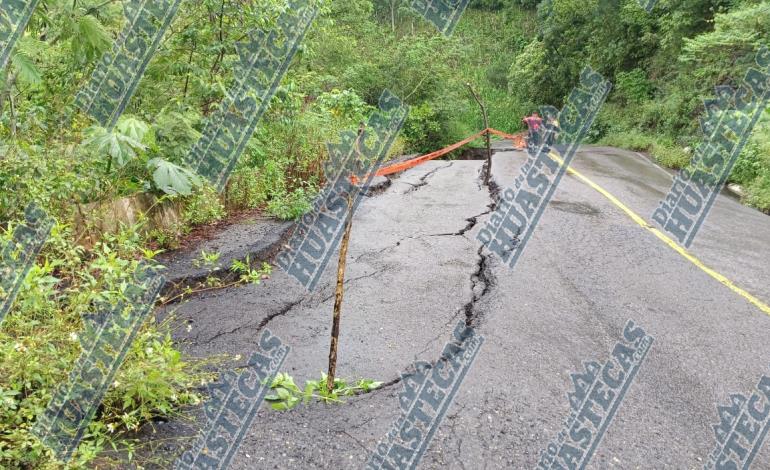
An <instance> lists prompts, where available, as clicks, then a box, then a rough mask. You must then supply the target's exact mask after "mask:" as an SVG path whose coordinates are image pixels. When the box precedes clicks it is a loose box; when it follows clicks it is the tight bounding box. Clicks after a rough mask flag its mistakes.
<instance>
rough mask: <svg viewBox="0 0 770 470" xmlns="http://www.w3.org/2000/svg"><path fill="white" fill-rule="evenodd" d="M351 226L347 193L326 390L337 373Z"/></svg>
mask: <svg viewBox="0 0 770 470" xmlns="http://www.w3.org/2000/svg"><path fill="white" fill-rule="evenodd" d="M352 228H353V193H352V192H351V193H350V194H348V215H347V217H346V219H345V234H344V235H343V236H342V243H341V245H340V260H339V264H338V265H337V290H336V292H335V294H334V317H333V320H332V338H331V344H330V346H329V373H328V374H327V376H326V390H327V391H328V392H329V393H331V392H332V390H334V376H335V374H336V373H337V346H338V344H339V338H340V316H341V314H342V297H343V294H344V293H345V263H346V261H347V256H348V244H349V243H350V231H351V229H352Z"/></svg>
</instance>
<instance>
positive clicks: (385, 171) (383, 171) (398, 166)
mask: <svg viewBox="0 0 770 470" xmlns="http://www.w3.org/2000/svg"><path fill="white" fill-rule="evenodd" d="M487 133H490V134H494V135H497V136H500V137H502V138H504V139H508V140H510V141H512V142H513V144H514V145H515V146H516V148H520V149H522V148H526V146H527V144H526V142H525V141H524V134H523V133H520V134H506V133H505V132H503V131H498V130H497V129H492V128H487V129H484V130H483V131H479V132H477V133H475V134H473V135H472V136H470V137H468V138H466V139H463V140H461V141H460V142H457V143H454V144H452V145H450V146H449V147H444V148H443V149H441V150H436V151H435V152H431V153H428V154H425V155H421V156H419V157H416V158H412V159H411V160H407V161H405V162H399V163H394V164H393V165H388V166H386V167H383V168H380V169H379V170H378V171H377V173H375V176H385V175H391V174H393V173H399V172H401V171H404V170H408V169H409V168H414V167H416V166H417V165H420V164H422V163H425V162H427V161H430V160H434V159H436V158H438V157H442V156H444V155H446V154H448V153H449V152H451V151H453V150H457V149H459V148H460V147H462V146H463V145H466V144H469V143H470V142H472V141H474V140H476V139H478V138H479V137H481V136H483V135H485V134H487ZM366 177H367V178H368V177H369V175H366ZM350 181H351V182H352V183H353V184H358V178H356V177H355V176H351V177H350Z"/></svg>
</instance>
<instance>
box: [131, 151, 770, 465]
mask: <svg viewBox="0 0 770 470" xmlns="http://www.w3.org/2000/svg"><path fill="white" fill-rule="evenodd" d="M501 148H502V147H501ZM524 158H525V155H524V154H523V153H522V152H518V151H498V152H496V153H495V156H494V163H493V172H492V176H493V179H494V180H495V182H496V183H497V184H498V185H499V186H500V187H502V188H504V187H506V186H509V185H511V184H512V183H513V180H514V179H515V177H516V175H517V172H518V168H519V166H520V165H521V164H522V163H523V162H524ZM573 167H575V168H576V169H577V170H578V171H580V172H581V173H583V174H584V175H586V176H588V177H589V178H591V179H592V180H593V181H595V182H596V183H598V184H600V185H601V186H603V187H604V188H605V189H607V190H608V191H610V192H611V193H612V194H614V195H615V196H616V197H617V198H618V199H620V200H621V201H622V202H624V203H625V204H626V205H628V206H629V207H631V208H632V209H633V210H635V211H636V212H637V213H639V214H640V215H641V216H643V217H644V218H645V219H647V220H649V218H650V217H649V216H650V215H651V214H652V212H653V210H654V208H655V207H656V205H657V203H658V201H659V200H660V199H661V198H662V197H663V196H664V193H665V192H666V191H667V190H668V188H669V187H670V181H671V176H670V175H669V174H668V173H666V172H665V171H664V170H662V169H660V168H658V167H656V166H655V165H653V164H651V163H650V162H649V161H647V160H646V159H644V158H643V157H641V156H639V155H637V154H635V153H633V152H625V151H620V150H617V149H610V148H602V147H588V148H583V149H582V150H581V151H580V152H579V154H578V155H577V157H576V158H575V161H574V163H573ZM481 170H482V162H480V161H454V162H448V161H433V162H429V163H426V164H424V165H421V166H419V167H417V168H414V169H412V170H409V171H407V172H405V173H403V174H402V175H401V176H400V177H398V178H396V179H394V180H393V182H392V185H391V186H390V187H389V188H388V189H387V190H385V191H384V192H383V193H382V194H378V195H376V196H373V197H371V198H368V199H366V200H365V201H364V202H363V204H362V205H361V207H360V209H359V211H358V212H357V213H356V216H355V221H354V225H353V234H352V239H351V244H350V249H349V253H348V270H347V275H346V293H345V301H344V307H343V313H342V324H341V339H340V350H339V363H338V366H337V370H338V375H339V376H343V377H350V378H358V377H367V378H374V379H377V380H382V381H385V382H391V384H390V385H388V386H386V387H384V388H383V389H381V390H378V391H376V392H373V393H370V394H367V395H362V396H358V397H355V398H352V399H350V400H348V401H347V402H346V403H344V404H342V405H335V406H326V405H323V404H318V403H316V404H311V405H309V406H299V407H298V408H296V409H295V410H292V411H289V412H284V413H279V412H274V411H271V410H269V409H267V407H266V406H264V405H263V406H262V409H261V410H260V412H259V413H258V415H257V417H256V419H255V421H254V424H253V426H252V428H251V429H250V431H249V433H248V435H247V437H246V439H245V441H244V442H243V444H242V445H241V448H240V450H239V452H238V454H237V456H236V457H235V459H234V460H233V463H232V465H231V468H234V469H251V468H302V469H306V468H363V465H364V463H365V461H366V459H367V456H368V452H369V451H370V450H372V449H374V447H375V445H376V443H377V442H378V441H379V440H380V439H381V438H382V437H383V436H384V435H385V434H386V433H387V432H388V430H389V429H390V427H391V426H392V424H393V422H394V421H395V420H396V418H397V417H398V415H399V412H400V410H399V405H398V400H397V394H398V392H399V391H400V384H399V383H397V382H396V379H397V378H398V377H399V374H400V373H401V372H402V371H404V370H405V369H406V368H407V367H408V366H409V365H410V364H411V363H412V362H413V361H415V360H417V359H421V360H426V361H432V360H435V359H437V358H438V356H439V354H440V351H441V349H442V348H443V346H444V343H445V342H446V341H448V340H449V338H450V336H451V331H452V328H453V326H454V324H455V323H456V322H457V321H458V319H461V318H465V319H467V321H468V322H470V323H471V324H472V325H473V326H474V327H476V330H477V332H478V333H479V334H481V335H483V336H484V337H485V339H486V340H485V343H484V346H483V348H482V349H481V351H480V353H479V356H478V358H477V359H476V362H475V363H474V366H473V368H472V369H471V370H470V372H469V373H468V375H467V377H466V379H465V381H464V383H463V384H462V386H461V388H460V390H459V392H458V393H457V396H456V398H455V400H454V403H453V404H452V406H451V407H450V408H449V412H448V414H447V416H446V418H445V420H444V422H443V423H442V425H441V427H440V428H439V429H438V432H437V433H436V435H435V437H434V439H433V441H432V443H431V444H430V445H429V447H428V451H427V453H426V454H425V456H424V457H423V459H422V462H421V465H420V467H421V468H430V469H434V468H435V469H438V468H451V469H455V468H456V469H475V468H533V467H535V466H536V464H537V461H538V456H539V453H540V451H541V450H543V449H544V448H545V446H546V445H547V444H548V443H549V442H550V441H551V440H552V439H553V438H554V437H555V436H556V434H557V433H558V432H559V431H560V430H561V428H562V427H563V422H564V420H565V418H566V417H567V416H568V415H569V412H570V407H569V402H568V400H567V393H568V392H570V391H571V390H572V382H571V380H570V374H571V373H573V372H578V371H582V363H583V362H584V361H588V360H597V361H604V360H606V359H607V358H608V357H609V355H610V351H611V349H612V347H613V345H614V344H615V342H617V341H618V340H619V339H620V336H621V331H622V328H623V325H624V324H625V323H626V321H627V320H628V319H633V320H634V321H635V322H637V323H638V324H639V325H641V326H642V327H643V328H644V329H645V330H646V332H647V333H648V334H650V335H652V336H654V337H655V343H654V345H653V347H652V350H651V351H650V353H649V354H648V356H647V359H646V361H645V362H644V363H643V365H642V367H641V370H640V372H639V374H638V375H637V377H636V379H635V382H634V383H633V385H632V386H631V388H630V390H629V392H628V394H627V395H626V397H625V399H624V401H623V403H622V404H621V405H620V408H619V410H618V412H617V415H616V416H615V419H614V421H613V422H612V424H611V425H610V427H609V429H608V431H607V433H606V435H605V437H604V439H603V441H602V443H601V444H600V445H599V447H598V450H597V452H596V454H595V455H594V458H593V460H592V462H591V463H590V465H589V466H588V468H595V469H604V468H629V469H636V468H645V469H646V468H677V469H680V468H702V466H703V464H704V463H705V459H706V458H707V456H708V454H709V453H710V452H711V451H712V449H713V448H714V445H715V443H716V441H715V438H714V432H713V431H712V425H713V424H715V423H716V422H717V421H718V416H717V404H720V405H722V404H727V403H728V400H729V395H730V394H731V393H743V394H748V393H750V392H751V391H752V390H753V389H754V386H755V384H756V383H757V381H758V380H759V377H760V376H761V375H762V374H766V373H768V363H770V342H768V341H767V340H766V339H767V332H768V330H769V328H770V318H768V316H766V315H765V314H764V313H762V312H761V311H760V310H758V309H757V308H756V307H754V306H753V305H751V304H749V303H748V302H747V301H746V300H745V299H743V298H741V297H739V296H738V295H736V294H735V293H733V292H732V291H730V290H729V289H727V288H726V287H724V286H722V285H721V284H720V283H719V282H717V281H716V280H714V279H713V278H711V277H709V276H708V275H706V274H705V273H704V272H703V271H701V270H700V269H698V268H697V267H696V266H694V265H693V264H691V263H690V262H689V261H687V260H685V259H684V258H682V257H681V256H680V255H679V254H677V253H676V252H674V251H673V250H671V249H670V248H669V247H667V246H665V245H664V244H662V243H661V242H660V241H659V240H658V239H656V238H655V237H654V236H653V235H651V234H650V233H649V232H646V231H645V230H643V229H641V228H640V227H639V226H638V225H636V224H635V223H634V222H632V221H631V220H630V219H628V218H627V216H626V215H624V214H623V213H622V212H621V211H620V210H619V209H618V208H616V207H615V206H613V205H612V204H611V203H610V202H609V201H608V200H606V199H605V198H604V197H603V196H601V195H600V194H599V193H597V192H596V191H594V190H593V189H591V188H589V187H587V186H585V185H584V184H583V183H581V182H580V181H578V180H576V179H575V178H574V177H572V176H567V177H565V178H564V180H563V181H562V183H561V185H560V187H559V189H558V190H557V192H556V195H555V198H554V200H553V201H552V202H551V204H550V206H549V207H548V209H547V210H546V212H545V214H544V216H543V218H542V219H541V220H540V222H539V225H538V228H537V230H536V231H535V234H534V236H533V238H532V239H531V240H530V242H529V245H528V247H527V248H526V251H525V253H524V255H523V257H522V259H521V261H520V262H519V263H518V265H517V267H516V270H515V271H510V270H509V269H508V268H507V267H505V266H502V265H501V264H500V263H499V262H498V260H497V259H496V258H495V257H493V256H487V252H486V251H485V250H480V248H479V245H478V244H477V242H476V241H475V234H476V231H477V230H478V229H479V228H480V227H481V226H482V223H483V222H484V221H485V220H487V218H488V217H490V207H491V203H492V202H493V199H492V197H491V194H490V191H489V190H488V188H487V187H485V186H483V185H482V184H481V180H480V172H481ZM768 242H770V218H768V217H767V216H765V215H763V214H760V213H758V212H756V211H754V210H752V209H748V208H746V207H743V206H741V205H740V204H738V203H737V202H736V201H734V200H732V199H731V198H729V197H727V196H721V197H720V198H719V200H718V202H717V204H716V206H715V208H714V210H713V211H712V214H711V215H710V217H709V218H708V220H707V222H706V223H705V224H704V227H703V228H702V229H701V231H700V233H699V235H698V237H697V238H696V241H695V243H694V245H693V247H692V249H691V252H692V253H693V254H695V255H696V256H697V257H698V258H700V259H701V261H703V262H704V263H705V264H706V265H707V266H709V267H711V268H713V269H715V270H716V271H718V272H720V273H721V274H723V275H725V276H727V277H728V278H730V279H731V280H732V281H733V282H735V283H736V284H737V285H739V286H740V287H742V288H744V289H746V290H748V291H749V292H751V293H752V294H753V295H755V296H757V297H758V298H760V299H762V300H763V301H765V302H768V301H770V284H769V283H768V282H767V280H768V279H769V278H770V276H769V274H770V249H768V246H770V244H769V243H768ZM335 271H336V270H335V269H327V271H326V273H325V274H324V278H323V281H322V282H321V283H319V287H318V289H317V290H316V292H315V293H313V294H306V293H305V292H304V290H303V289H302V288H301V287H300V286H299V285H298V284H297V283H296V282H294V281H293V280H292V279H290V278H289V277H288V276H286V275H285V274H284V273H283V272H281V271H280V270H278V269H276V270H275V272H274V275H273V276H272V278H271V279H269V280H267V281H264V282H263V283H262V284H261V285H258V286H248V287H242V288H234V289H228V290H223V291H218V292H215V293H210V294H206V295H202V296H200V297H197V298H193V299H191V300H189V301H187V302H185V303H183V304H179V305H175V306H172V307H170V309H171V310H174V311H175V315H176V318H177V321H179V322H180V328H179V329H178V332H177V334H176V338H175V339H176V340H178V341H180V343H181V345H182V348H183V350H185V351H186V352H188V353H189V354H192V355H194V356H197V357H205V356H209V355H212V354H218V353H229V354H241V355H242V356H243V357H247V356H248V355H249V354H250V353H251V352H252V351H253V350H255V348H256V346H255V345H256V341H257V338H258V334H259V332H260V330H261V329H263V328H265V327H267V328H269V329H270V331H271V332H272V333H273V334H275V335H277V336H279V337H280V338H281V339H282V340H283V342H284V343H285V344H288V345H290V346H291V347H292V351H291V353H290V355H289V356H288V358H287V360H286V362H285V363H284V367H283V370H284V371H286V372H289V373H290V374H291V375H292V376H294V378H295V380H296V381H297V382H298V383H300V384H301V383H303V382H304V381H305V380H306V379H310V378H317V377H318V376H319V372H320V371H322V370H325V368H326V359H327V354H328V347H329V337H328V335H329V330H330V327H331V312H332V305H333V302H334V299H333V295H334V275H335ZM184 325H189V331H187V329H186V328H184V327H182V326H184ZM146 432H147V436H149V437H151V439H152V441H153V442H154V443H155V445H156V453H160V454H163V455H165V456H167V457H173V456H175V455H178V453H179V452H181V449H182V447H183V446H184V445H185V442H186V441H184V440H181V439H177V440H175V438H181V437H182V436H184V435H185V434H188V435H189V433H190V432H191V431H190V429H189V428H188V427H187V426H186V425H185V424H184V423H181V422H175V421H172V422H169V423H159V424H156V425H155V431H154V433H153V432H152V431H146ZM768 447H770V444H766V445H765V446H763V448H762V450H761V451H760V453H759V454H758V455H757V457H756V459H755V461H754V468H768V467H770V449H768Z"/></svg>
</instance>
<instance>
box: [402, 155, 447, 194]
mask: <svg viewBox="0 0 770 470" xmlns="http://www.w3.org/2000/svg"><path fill="white" fill-rule="evenodd" d="M452 165H454V162H449V165H447V166H440V167H437V168H434V169H432V170H431V171H429V172H427V173H425V174H424V175H422V176H421V177H420V182H419V183H417V184H412V183H409V182H407V181H403V183H406V184H408V185H409V186H411V188H409V189H407V190H406V191H404V192H403V193H401V194H408V193H412V192H415V191H418V190H419V189H420V188H422V187H423V186H427V185H428V178H430V177H431V176H433V175H435V174H436V173H437V172H438V171H439V170H443V169H446V168H449V167H451V166H452Z"/></svg>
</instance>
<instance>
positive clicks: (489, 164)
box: [466, 83, 492, 186]
mask: <svg viewBox="0 0 770 470" xmlns="http://www.w3.org/2000/svg"><path fill="white" fill-rule="evenodd" d="M466 85H467V86H468V89H469V90H470V91H471V94H472V95H473V99H475V100H476V103H478V104H479V108H481V116H482V118H484V129H486V130H487V131H486V133H485V137H486V141H487V173H486V175H484V184H486V185H487V186H489V176H490V175H491V174H492V142H490V138H489V117H488V116H487V108H486V106H484V103H482V102H481V98H480V97H479V95H478V93H476V90H474V89H473V87H472V86H471V84H470V83H466Z"/></svg>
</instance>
